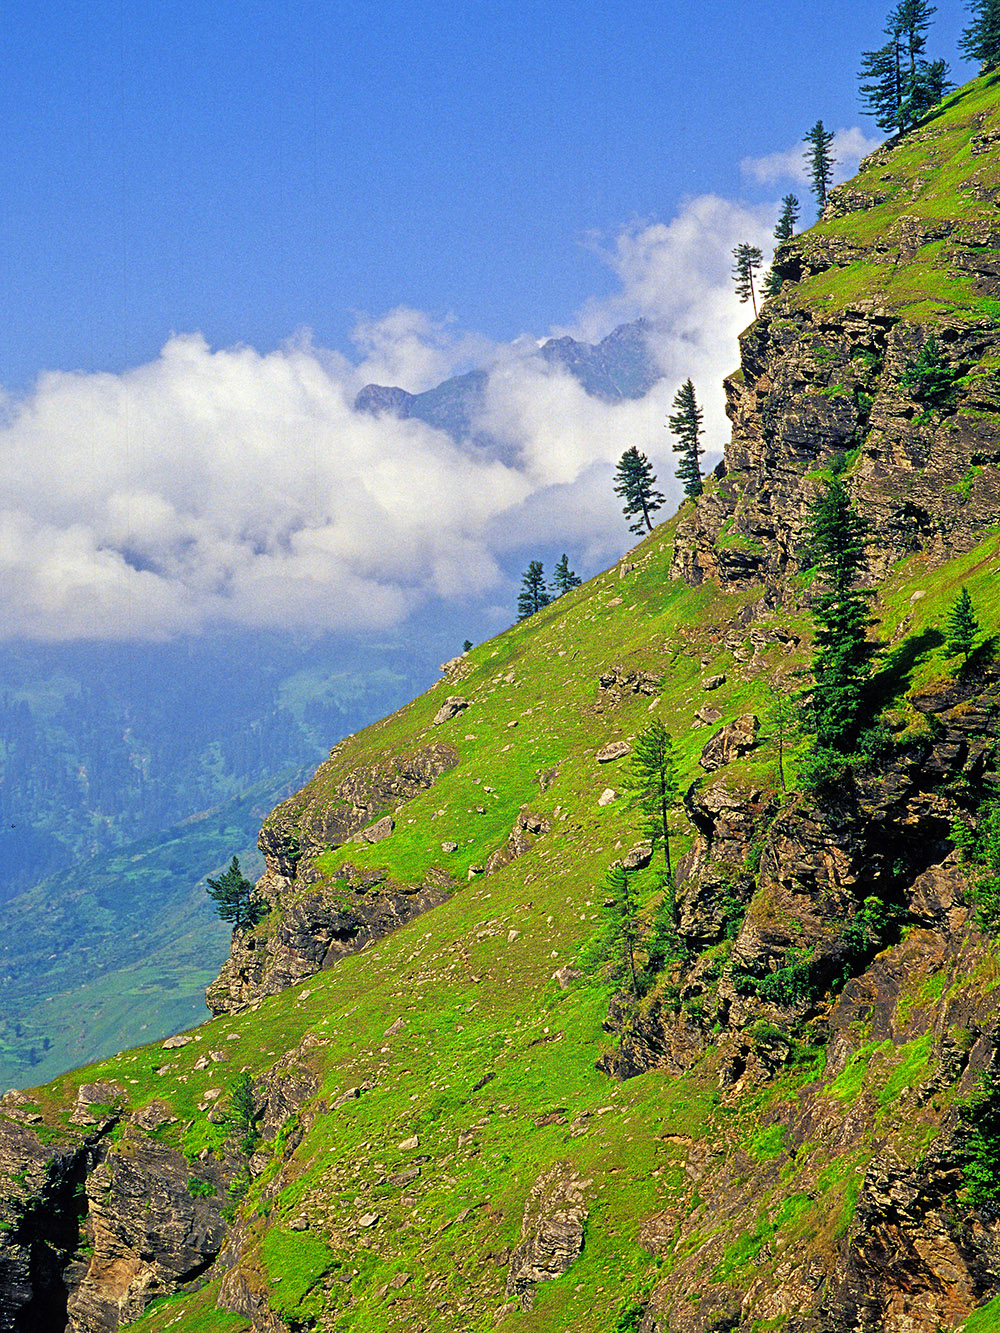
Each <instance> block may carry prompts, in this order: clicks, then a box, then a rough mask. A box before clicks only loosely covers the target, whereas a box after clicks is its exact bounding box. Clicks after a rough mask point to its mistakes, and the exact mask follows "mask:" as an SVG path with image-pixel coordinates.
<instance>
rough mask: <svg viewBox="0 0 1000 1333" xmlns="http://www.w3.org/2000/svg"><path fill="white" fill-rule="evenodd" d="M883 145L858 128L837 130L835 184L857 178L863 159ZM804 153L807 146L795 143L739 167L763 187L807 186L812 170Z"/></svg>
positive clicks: (835, 135) (748, 160)
mask: <svg viewBox="0 0 1000 1333" xmlns="http://www.w3.org/2000/svg"><path fill="white" fill-rule="evenodd" d="M881 143H882V140H881V139H869V138H868V136H867V135H866V134H863V133H862V132H861V130H859V129H858V128H857V126H854V127H853V128H851V129H847V130H837V131H836V133H835V134H834V138H833V143H832V144H831V146H830V151H831V152H832V153H833V156H834V158H835V159H836V161H835V163H834V168H833V182H834V184H835V185H837V184H840V182H841V181H846V180H850V178H851V177H852V176H853V175H855V174H856V172H857V170H858V163H859V162H860V161H861V159H862V158H863V157H866V156H867V155H868V153H874V151H875V149H876V148H878V147H879V145H880V144H881ZM805 153H806V145H805V143H804V142H799V143H795V144H793V145H792V147H791V148H786V149H784V150H783V151H782V152H778V153H768V154H767V155H766V156H764V157H745V158H744V159H743V160H742V162H741V163H740V170H741V171H742V172H743V174H744V175H745V176H748V177H749V178H750V179H751V180H753V181H757V183H758V184H760V185H776V184H777V183H778V182H779V181H789V182H793V183H795V184H799V185H807V184H808V183H809V168H808V166H807V165H806V158H805Z"/></svg>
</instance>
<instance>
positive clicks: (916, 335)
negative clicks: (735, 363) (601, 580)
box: [672, 196, 1000, 605]
mask: <svg viewBox="0 0 1000 1333" xmlns="http://www.w3.org/2000/svg"><path fill="white" fill-rule="evenodd" d="M838 198H839V200H840V203H841V204H842V205H843V206H844V208H845V211H847V207H848V203H849V201H848V200H846V198H845V197H844V196H839V197H838ZM932 239H935V238H934V237H931V236H926V235H924V234H923V233H921V235H920V237H919V238H917V241H916V242H915V243H916V244H926V243H927V242H928V241H930V240H932ZM998 241H1000V234H997V235H994V238H993V240H992V244H993V245H994V246H995V245H996V244H997V243H998ZM824 244H827V245H829V238H825V239H821V238H818V237H815V236H810V237H809V238H808V239H806V238H801V239H798V238H797V240H796V241H793V242H791V243H790V244H789V245H787V246H785V247H783V248H782V250H781V252H780V253H779V258H778V267H779V271H780V272H782V273H783V274H787V275H788V277H789V278H792V279H794V280H799V279H801V278H802V277H803V276H808V274H809V273H814V272H821V271H823V270H824V269H825V268H830V267H833V268H837V267H843V266H846V265H847V264H849V263H851V262H852V261H853V260H855V259H856V258H857V254H856V253H855V252H854V251H850V250H844V249H840V250H835V249H829V250H824V249H823V245H824ZM910 244H911V241H910V238H909V237H908V235H907V234H906V233H905V229H902V230H900V231H899V232H898V234H897V235H896V236H894V237H893V238H892V239H890V240H888V241H887V246H888V249H889V251H890V253H891V251H892V249H893V247H895V253H896V254H897V255H898V256H899V257H900V258H904V259H905V256H906V251H907V248H908V246H909V245H910ZM950 244H951V245H952V246H953V250H954V256H953V262H957V261H958V260H959V259H961V258H962V257H965V258H966V259H968V260H969V261H970V262H971V261H972V259H973V258H974V256H976V255H979V254H980V253H981V252H982V246H983V244H984V242H983V241H982V240H980V239H979V238H978V236H977V237H976V238H975V241H974V242H973V241H971V240H970V241H969V242H965V243H964V244H963V243H961V242H959V241H958V240H957V238H955V237H953V238H952V240H951V242H950ZM986 244H987V245H988V244H990V242H986ZM887 257H888V256H887ZM983 291H984V295H986V294H990V295H992V296H994V297H996V296H997V295H998V294H1000V282H998V281H997V280H996V278H995V277H989V276H988V275H985V274H984V275H983ZM931 331H933V332H934V334H935V337H936V339H937V342H938V346H939V347H940V348H941V352H942V356H943V358H944V359H945V361H946V363H947V364H948V366H950V367H952V368H953V370H954V373H955V375H956V376H959V375H961V374H963V373H964V372H966V371H968V370H969V369H970V368H971V367H974V366H977V365H978V364H979V363H981V362H982V361H983V359H984V358H986V359H987V360H988V354H989V353H991V352H992V354H993V355H994V356H995V354H996V349H997V348H998V346H1000V330H998V329H997V327H996V326H995V325H994V324H993V323H992V321H990V320H986V319H984V320H981V321H978V322H977V321H954V322H950V323H949V322H948V321H941V320H938V319H936V320H935V322H934V325H933V327H932V328H931V327H928V326H921V325H918V324H913V323H910V322H908V321H906V320H904V319H902V318H900V317H899V316H898V315H896V314H895V313H893V312H892V311H890V310H888V309H887V308H885V307H883V306H881V305H880V304H879V303H878V302H877V301H874V300H871V299H868V300H860V301H858V302H856V303H855V304H854V305H852V306H851V307H849V308H848V309H846V310H844V311H842V312H841V313H839V314H837V315H835V316H830V315H827V314H825V313H821V312H820V311H818V310H817V309H816V308H814V307H810V306H808V305H803V304H801V303H799V302H797V301H796V298H795V293H794V289H791V288H790V289H788V291H787V292H786V293H785V294H784V295H782V296H780V297H777V298H774V299H772V300H770V301H768V303H767V305H766V306H765V308H764V310H763V312H762V314H761V317H760V318H759V319H758V320H757V321H756V322H755V323H754V324H752V325H751V326H750V328H749V329H747V330H746V332H745V333H744V334H743V336H742V338H741V340H740V347H741V370H740V372H739V373H738V374H736V375H733V376H730V377H729V378H728V379H727V380H726V382H725V387H726V395H727V412H728V414H729V416H730V418H731V420H732V423H733V436H732V441H731V443H730V444H729V445H728V446H727V448H726V455H725V466H724V468H723V469H722V476H721V480H719V482H718V485H717V486H715V487H714V488H709V489H708V490H707V491H706V494H705V495H703V496H702V497H701V498H700V499H699V500H698V501H697V503H696V505H695V506H694V508H693V511H692V513H691V515H690V516H689V517H688V518H686V519H683V520H682V521H681V523H680V525H679V527H678V532H677V542H676V548H675V559H674V565H673V569H672V574H673V576H674V577H682V578H684V579H685V580H686V581H687V582H688V583H691V584H698V583H700V582H701V581H702V580H703V579H705V578H706V577H713V578H717V579H719V580H720V581H721V582H722V583H724V584H726V583H735V584H737V585H746V584H748V583H749V582H752V581H755V580H757V579H761V580H763V582H764V584H765V587H766V589H767V593H766V596H767V600H768V602H769V604H771V605H779V604H781V603H782V602H783V601H785V600H787V599H789V598H790V596H791V595H792V594H791V589H790V588H789V586H788V585H787V583H786V582H785V576H786V575H787V574H792V573H794V572H796V571H797V570H798V569H800V568H801V567H802V565H803V560H804V558H805V549H806V528H807V522H808V511H809V507H810V505H811V503H812V501H813V500H814V498H815V497H816V495H817V494H818V493H819V490H820V483H819V482H818V481H817V480H815V478H814V477H813V476H812V475H811V474H812V473H813V471H814V470H815V469H816V468H818V467H824V466H828V465H829V464H830V463H831V461H832V460H833V459H834V458H835V457H836V456H838V455H842V454H845V453H849V452H850V451H852V450H855V449H857V450H859V453H858V462H857V465H856V468H855V469H854V470H853V473H852V475H851V487H852V491H853V495H854V499H855V501H856V503H857V505H858V507H859V509H860V510H861V512H862V513H863V514H864V516H865V517H866V518H868V519H869V521H870V523H871V527H872V531H873V532H876V533H877V534H878V541H877V543H873V545H872V546H871V547H870V549H869V553H868V554H869V559H870V561H871V569H872V574H873V576H875V577H881V576H882V575H884V573H885V572H886V571H887V570H888V569H889V568H890V566H891V565H892V564H893V563H894V562H895V561H896V560H898V559H899V558H900V557H901V556H903V555H905V554H907V553H908V552H911V551H913V550H916V549H917V548H918V547H921V546H922V547H924V548H926V549H927V550H929V551H930V553H931V555H932V557H933V558H936V559H937V560H941V559H944V558H946V557H947V556H948V555H949V554H954V553H957V552H961V551H964V550H968V549H969V548H970V547H971V546H974V545H975V544H976V542H977V541H979V540H980V539H981V537H982V535H983V534H984V532H985V530H986V529H987V528H988V527H990V526H991V525H992V524H993V523H994V522H995V517H996V513H997V510H998V506H1000V448H998V445H997V441H996V438H995V435H994V433H993V430H992V426H991V418H990V416H989V415H988V414H991V413H995V412H996V411H997V409H998V406H1000V379H998V377H997V375H996V374H995V373H994V374H993V375H977V376H976V377H975V378H974V379H973V380H972V381H971V382H969V383H967V384H966V383H963V384H962V385H959V386H957V387H956V391H955V398H954V401H953V402H952V403H951V404H950V405H949V406H948V407H947V409H941V410H939V411H937V412H935V413H933V414H932V415H931V419H929V420H926V421H925V420H924V413H923V412H922V410H921V404H920V403H919V402H918V401H916V400H915V399H914V398H913V397H912V396H911V394H910V393H909V392H908V391H907V390H905V389H903V388H902V387H901V386H900V376H901V375H902V372H903V370H904V369H905V367H906V365H907V364H908V363H909V362H912V361H913V360H914V359H915V358H916V356H917V355H918V353H919V350H920V348H921V347H922V345H923V343H924V341H925V340H926V338H927V336H928V333H929V332H931ZM963 479H964V480H963Z"/></svg>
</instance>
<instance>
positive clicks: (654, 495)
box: [615, 445, 664, 536]
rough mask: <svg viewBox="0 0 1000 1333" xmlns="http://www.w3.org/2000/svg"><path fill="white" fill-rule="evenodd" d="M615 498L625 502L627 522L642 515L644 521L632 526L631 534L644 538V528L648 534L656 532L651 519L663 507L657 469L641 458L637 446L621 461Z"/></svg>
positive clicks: (623, 511)
mask: <svg viewBox="0 0 1000 1333" xmlns="http://www.w3.org/2000/svg"><path fill="white" fill-rule="evenodd" d="M615 482H616V483H617V484H616V486H615V494H616V495H620V496H621V497H622V499H623V500H624V501H625V504H624V506H623V508H622V513H623V514H624V515H625V517H626V518H632V517H633V515H636V514H641V515H642V518H640V519H638V520H637V521H636V522H635V523H630V524H629V532H635V533H637V534H639V535H640V536H641V535H642V530H643V524H644V523H645V525H646V530H647V531H648V532H652V531H653V524H652V523H651V522H650V518H651V516H652V515H653V514H655V513H656V511H657V510H658V509H659V508H660V507H661V506H662V504H663V499H664V497H663V494H662V493H661V492H660V491H658V490H657V489H656V474H655V473H654V472H653V465H652V463H650V461H649V459H648V458H647V457H646V455H645V454H641V453H640V452H639V450H638V449H636V447H635V446H634V445H633V446H632V448H631V449H626V450H625V452H624V453H623V454H622V456H621V458H620V459H619V460H618V468H617V470H616V472H615Z"/></svg>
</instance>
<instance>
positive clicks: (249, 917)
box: [205, 856, 268, 930]
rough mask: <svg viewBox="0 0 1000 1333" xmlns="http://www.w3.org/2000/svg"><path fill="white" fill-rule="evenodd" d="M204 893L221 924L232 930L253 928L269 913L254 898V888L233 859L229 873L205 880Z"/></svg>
mask: <svg viewBox="0 0 1000 1333" xmlns="http://www.w3.org/2000/svg"><path fill="white" fill-rule="evenodd" d="M205 883H206V885H207V893H208V896H209V897H210V898H211V900H212V902H213V903H214V904H215V910H216V912H217V913H218V915H219V916H220V917H221V919H222V920H223V921H227V922H229V924H230V925H231V926H232V927H233V929H234V930H246V929H248V928H249V927H251V926H255V925H256V924H257V922H258V921H260V919H261V918H262V917H264V916H266V915H267V913H268V905H267V903H266V902H265V901H264V899H263V898H259V897H257V895H256V893H255V890H254V886H253V884H251V882H250V881H249V880H248V879H247V878H246V877H245V876H244V874H243V872H242V870H240V863H239V858H238V857H235V856H234V857H233V859H232V862H231V863H230V866H229V869H228V870H224V871H223V872H222V874H221V875H220V876H219V878H218V879H208V878H206V880H205Z"/></svg>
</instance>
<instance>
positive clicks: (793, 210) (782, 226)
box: [774, 194, 801, 245]
mask: <svg viewBox="0 0 1000 1333" xmlns="http://www.w3.org/2000/svg"><path fill="white" fill-rule="evenodd" d="M800 207H801V205H800V204H799V201H798V200H797V199H796V197H795V195H794V194H786V195H785V197H784V199H782V201H781V216H780V217H779V218H778V223H777V226H776V227H775V229H774V239H775V240H776V241H777V242H778V244H779V245H784V243H785V241H790V240H791V239H792V237H793V236H794V235H795V224H796V223H797V222H798V220H799V209H800Z"/></svg>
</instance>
